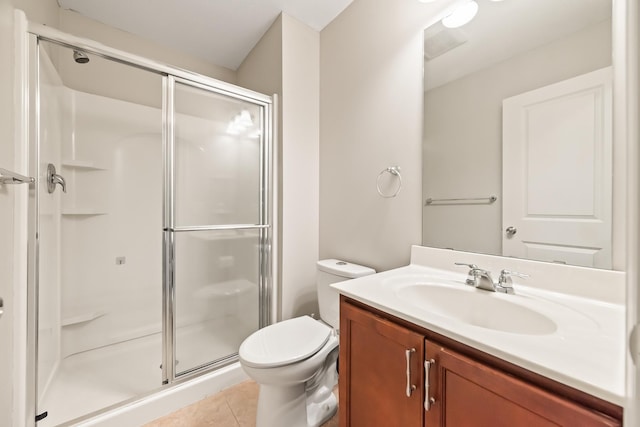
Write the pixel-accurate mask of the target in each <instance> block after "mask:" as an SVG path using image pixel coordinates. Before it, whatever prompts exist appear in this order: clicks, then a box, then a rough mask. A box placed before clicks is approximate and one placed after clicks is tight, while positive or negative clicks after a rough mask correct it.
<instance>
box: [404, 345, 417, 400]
mask: <svg viewBox="0 0 640 427" xmlns="http://www.w3.org/2000/svg"><path fill="white" fill-rule="evenodd" d="M415 352H416V349H415V348H412V349H410V350H405V351H404V355H405V357H406V359H407V390H406V393H407V397H411V393H413V390H415V389H416V386H415V385H412V384H411V353H415Z"/></svg>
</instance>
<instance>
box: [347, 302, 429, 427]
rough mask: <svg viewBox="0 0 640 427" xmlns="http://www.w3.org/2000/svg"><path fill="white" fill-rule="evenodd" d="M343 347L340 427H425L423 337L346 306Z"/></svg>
mask: <svg viewBox="0 0 640 427" xmlns="http://www.w3.org/2000/svg"><path fill="white" fill-rule="evenodd" d="M340 346H341V347H340V366H339V369H340V374H339V375H340V425H341V426H351V427H357V426H363V427H364V426H366V427H372V426H385V427H395V426H398V427H421V426H422V411H423V409H422V402H423V400H422V398H423V392H422V388H423V384H424V371H423V367H422V365H423V361H424V335H422V334H420V333H418V332H415V331H411V330H409V329H407V328H404V327H402V326H400V325H397V324H395V323H394V322H391V321H389V320H386V319H383V318H380V317H377V316H374V315H372V314H371V313H369V312H367V311H364V310H361V309H358V308H356V307H353V306H351V305H349V304H347V305H342V306H341V312H340ZM343 378H345V379H347V381H346V382H343V381H342V379H343ZM343 385H348V386H347V387H346V388H344V389H343Z"/></svg>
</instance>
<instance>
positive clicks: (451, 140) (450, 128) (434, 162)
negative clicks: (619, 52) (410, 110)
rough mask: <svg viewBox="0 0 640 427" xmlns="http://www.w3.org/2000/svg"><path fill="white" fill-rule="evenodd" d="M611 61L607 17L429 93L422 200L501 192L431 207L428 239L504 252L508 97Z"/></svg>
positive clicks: (430, 242)
mask: <svg viewBox="0 0 640 427" xmlns="http://www.w3.org/2000/svg"><path fill="white" fill-rule="evenodd" d="M609 65H611V22H610V21H605V22H602V23H600V24H597V25H595V26H592V27H589V28H587V29H584V30H582V31H579V32H577V33H574V34H571V35H569V36H567V37H565V38H563V39H561V40H557V41H555V42H553V43H550V44H547V45H545V46H542V47H539V48H536V49H533V50H530V51H528V52H524V53H522V54H520V55H517V56H515V57H513V58H510V59H508V60H506V61H503V62H501V63H499V64H496V65H494V66H491V67H489V68H486V69H484V70H480V71H478V72H475V73H473V74H471V75H468V76H465V77H463V78H460V79H458V80H455V81H453V82H451V83H448V84H445V85H443V86H440V87H437V88H434V89H431V90H429V91H428V92H426V94H425V117H424V123H425V135H424V138H425V142H424V144H425V145H424V152H423V165H424V174H423V200H424V199H426V198H428V197H434V198H439V197H444V198H448V197H454V198H455V197H473V196H484V195H487V196H488V195H496V196H497V197H498V202H497V203H494V204H492V205H456V206H427V207H425V208H424V215H423V221H424V222H423V225H422V227H423V229H422V230H423V236H424V237H423V243H424V244H425V245H427V246H434V247H440V248H455V249H459V250H464V251H471V252H480V253H488V254H495V255H500V254H501V253H502V231H501V230H502V208H501V203H500V200H502V100H503V99H505V98H508V97H511V96H514V95H517V94H520V93H523V92H526V91H529V90H533V89H537V88H540V87H542V86H546V85H549V84H551V83H555V82H558V81H561V80H565V79H568V78H571V77H575V76H578V75H581V74H584V73H587V72H590V71H593V70H597V69H599V68H604V67H607V66H609ZM425 77H426V78H428V77H429V76H428V75H427V76H425ZM461 119H463V120H464V125H461ZM619 199H620V197H618V201H619ZM617 207H618V210H620V206H617ZM622 210H624V207H622ZM470 230H473V232H472V233H471V232H470ZM619 243H622V245H624V242H619ZM618 246H619V245H618ZM622 249H624V248H622ZM619 252H620V251H619ZM621 253H623V251H622V252H621ZM622 266H624V263H622ZM618 268H620V266H618Z"/></svg>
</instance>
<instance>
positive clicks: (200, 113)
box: [27, 26, 273, 426]
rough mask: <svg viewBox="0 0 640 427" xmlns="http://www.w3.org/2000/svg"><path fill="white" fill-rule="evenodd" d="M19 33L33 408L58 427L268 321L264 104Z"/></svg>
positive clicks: (84, 47)
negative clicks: (23, 44)
mask: <svg viewBox="0 0 640 427" xmlns="http://www.w3.org/2000/svg"><path fill="white" fill-rule="evenodd" d="M34 28H35V29H34ZM27 44H28V48H29V52H30V53H29V68H28V71H29V78H28V81H29V93H30V95H29V96H30V100H29V104H30V109H29V111H30V112H29V122H30V135H31V136H30V138H29V139H30V141H29V150H28V152H29V171H30V175H31V176H33V177H36V182H35V186H34V187H32V188H31V190H30V191H29V202H28V210H29V216H30V219H29V266H30V267H29V291H30V294H29V295H30V301H29V306H28V307H29V309H30V313H29V319H30V322H31V327H30V332H32V336H31V337H29V345H30V346H31V350H32V351H30V352H29V354H34V355H35V356H34V360H33V361H32V363H31V365H32V368H33V369H32V371H33V373H34V378H33V383H34V384H33V396H34V398H33V399H34V402H32V403H31V406H32V411H33V412H35V416H36V421H37V425H38V426H54V425H60V424H65V423H69V422H71V421H72V420H78V419H82V418H83V417H84V418H89V417H91V416H92V414H95V413H96V411H103V410H104V409H105V408H108V407H113V406H114V405H120V404H122V402H131V401H132V400H135V399H138V398H140V396H144V395H149V394H152V393H154V391H158V390H162V389H163V388H166V387H171V386H172V384H176V383H184V382H187V381H189V380H190V379H194V378H197V377H198V376H199V375H201V374H203V373H210V372H212V371H214V370H216V369H220V368H222V367H225V366H227V365H229V364H230V363H233V362H236V361H237V351H238V347H239V345H240V343H241V342H242V341H243V340H244V338H246V337H247V336H248V335H249V334H251V333H252V332H254V331H255V330H257V329H258V328H260V327H262V326H264V325H266V324H268V323H270V319H271V317H270V316H271V313H270V309H269V308H270V304H271V301H270V295H271V270H272V269H271V262H272V255H271V247H272V227H271V224H272V216H273V215H272V211H271V209H272V201H271V197H272V191H271V187H272V178H271V176H272V171H271V157H272V153H271V131H272V128H271V123H272V99H271V97H268V96H265V95H262V94H258V93H255V92H252V91H249V90H245V89H243V88H240V87H237V86H234V85H230V84H227V83H223V82H219V81H216V80H213V79H210V78H206V77H203V76H200V75H197V74H193V73H189V72H186V71H183V70H179V69H174V68H172V67H169V66H165V65H162V64H157V63H155V62H153V61H149V60H147V59H144V58H141V57H137V56H134V55H131V54H127V53H124V52H121V51H117V50H114V49H110V48H107V47H104V46H101V45H99V44H94V43H92V42H90V41H87V40H84V39H80V38H76V37H73V36H69V35H65V34H63V33H60V32H57V31H55V30H52V29H48V28H45V27H40V26H34V27H30V34H29V38H28V42H27Z"/></svg>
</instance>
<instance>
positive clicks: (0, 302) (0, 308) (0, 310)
mask: <svg viewBox="0 0 640 427" xmlns="http://www.w3.org/2000/svg"><path fill="white" fill-rule="evenodd" d="M3 314H4V301H3V300H2V298H0V317H2V315H3Z"/></svg>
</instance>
